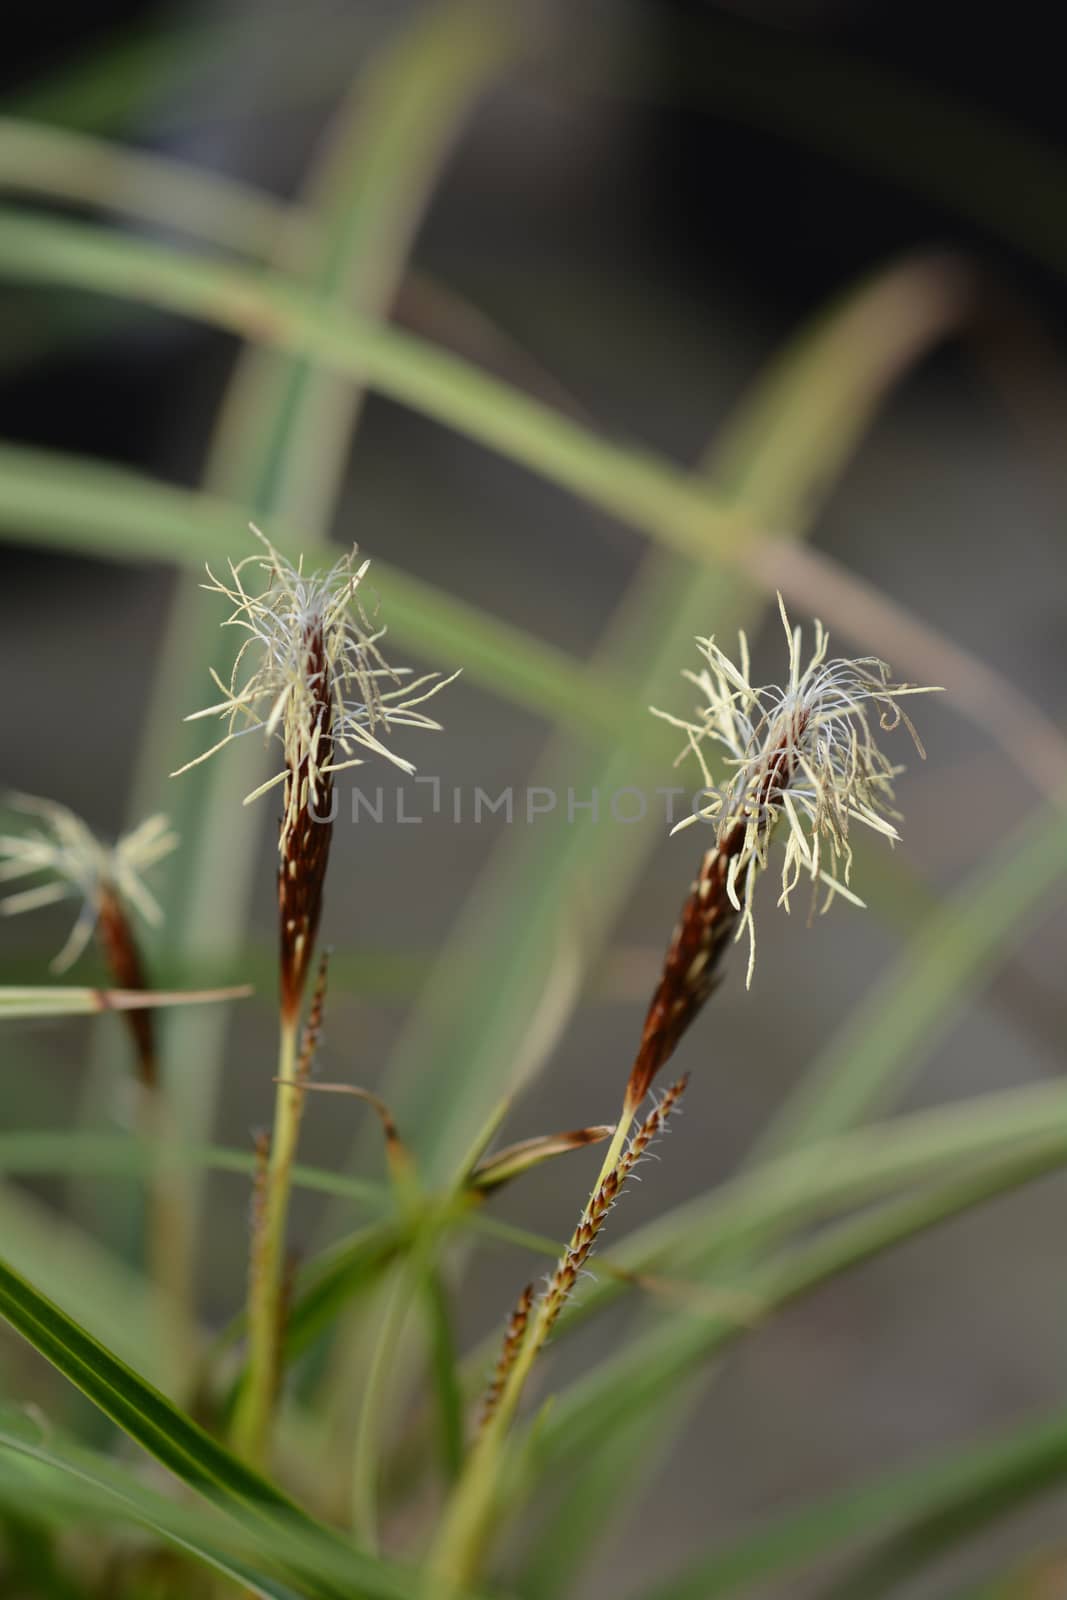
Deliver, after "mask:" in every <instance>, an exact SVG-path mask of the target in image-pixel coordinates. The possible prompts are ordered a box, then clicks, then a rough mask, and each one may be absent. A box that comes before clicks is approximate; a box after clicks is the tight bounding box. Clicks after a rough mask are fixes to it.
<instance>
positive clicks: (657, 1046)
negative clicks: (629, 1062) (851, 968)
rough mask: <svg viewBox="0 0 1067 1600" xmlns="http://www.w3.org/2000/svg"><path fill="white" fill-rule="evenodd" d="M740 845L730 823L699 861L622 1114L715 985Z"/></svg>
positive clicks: (736, 827)
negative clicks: (729, 887)
mask: <svg viewBox="0 0 1067 1600" xmlns="http://www.w3.org/2000/svg"><path fill="white" fill-rule="evenodd" d="M803 731H804V719H803V718H800V719H799V721H798V724H797V726H796V728H795V729H792V730H791V736H795V737H796V738H799V737H800V735H801V734H802V733H803ZM791 749H792V746H791V745H790V746H788V747H787V746H786V745H785V744H784V743H783V744H782V745H781V746H780V747H779V748H778V749H777V750H776V751H775V753H774V754H773V755H772V756H771V758H770V760H769V762H768V764H767V768H766V771H765V772H764V774H763V777H762V779H761V782H760V786H759V789H758V791H757V793H756V795H755V797H754V799H753V801H752V808H753V810H755V811H756V812H757V813H760V812H763V811H764V810H766V808H767V806H768V803H769V802H770V801H773V800H775V799H778V798H779V797H780V796H781V794H782V792H783V790H784V789H786V788H787V787H788V785H789V783H790V781H791V779H792V776H793V762H792V758H791V755H790V751H791ZM745 840H746V827H745V819H744V818H742V817H736V816H735V817H733V818H732V819H728V820H727V821H726V823H725V825H724V826H722V827H720V829H719V833H718V839H717V841H716V843H715V845H714V846H713V848H712V849H710V850H707V851H705V853H704V857H703V859H702V861H701V863H700V871H699V872H698V873H697V877H696V881H695V882H694V883H693V884H692V886H691V887H690V890H689V895H688V898H687V899H686V902H685V904H684V906H683V907H682V914H681V916H680V918H679V919H678V924H677V926H676V927H675V930H674V933H673V935H672V937H671V942H670V945H669V947H668V950H667V954H666V956H665V957H664V961H663V969H662V972H661V974H660V980H659V983H658V984H657V985H656V989H655V992H654V994H653V996H652V999H651V1002H650V1003H649V1007H648V1011H647V1013H646V1015H645V1025H644V1028H643V1029H642V1032H641V1043H640V1044H639V1046H638V1049H637V1055H636V1057H635V1059H634V1064H633V1067H632V1069H631V1071H630V1080H629V1082H628V1084H627V1086H626V1110H627V1111H629V1112H630V1113H631V1114H632V1113H633V1112H634V1111H635V1110H636V1109H637V1107H638V1106H639V1105H640V1104H641V1101H642V1100H643V1099H644V1098H645V1095H646V1094H647V1093H648V1091H649V1089H650V1088H651V1086H652V1082H653V1080H654V1078H655V1077H656V1074H657V1073H658V1072H659V1071H660V1069H661V1068H662V1067H663V1066H664V1065H665V1064H666V1063H667V1062H668V1061H669V1060H670V1058H671V1056H672V1055H673V1054H674V1052H675V1050H676V1049H677V1047H678V1042H679V1040H680V1039H681V1037H682V1035H683V1034H684V1033H685V1031H686V1029H687V1028H688V1027H689V1025H690V1023H691V1022H692V1021H693V1019H694V1018H695V1017H696V1016H697V1015H698V1014H699V1013H700V1011H701V1010H702V1008H703V1006H704V1002H705V1001H706V1000H707V999H708V996H709V995H710V994H711V993H712V991H713V990H714V988H715V986H716V984H717V983H718V982H719V972H718V968H719V963H720V962H721V960H722V955H723V951H724V950H725V949H726V946H727V944H728V943H729V942H730V939H731V937H732V936H733V934H734V932H735V930H736V928H737V924H738V921H739V919H740V916H741V913H740V911H739V910H738V908H737V907H736V906H735V905H734V903H733V901H732V900H731V899H730V896H729V893H728V892H727V884H728V882H729V874H730V863H731V862H732V861H733V860H734V858H735V857H736V856H739V855H740V853H741V851H742V850H743V849H744V846H745Z"/></svg>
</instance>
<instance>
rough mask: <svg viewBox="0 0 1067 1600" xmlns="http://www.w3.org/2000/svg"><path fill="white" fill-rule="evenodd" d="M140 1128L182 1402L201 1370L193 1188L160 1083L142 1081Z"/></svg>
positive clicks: (164, 1314)
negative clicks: (180, 1157)
mask: <svg viewBox="0 0 1067 1600" xmlns="http://www.w3.org/2000/svg"><path fill="white" fill-rule="evenodd" d="M137 1126H138V1132H139V1136H140V1138H141V1141H142V1143H143V1144H144V1147H145V1150H146V1151H147V1152H148V1155H149V1162H150V1165H149V1171H148V1179H147V1183H146V1195H145V1206H146V1211H147V1217H146V1229H145V1234H146V1255H147V1259H148V1271H149V1277H150V1280H151V1283H152V1292H153V1298H154V1302H155V1304H154V1311H155V1320H156V1326H157V1328H158V1330H159V1335H158V1336H159V1340H160V1345H161V1348H163V1349H165V1350H166V1353H167V1361H166V1369H165V1370H166V1371H167V1372H168V1374H169V1378H170V1391H171V1393H172V1394H173V1395H174V1396H175V1397H176V1398H177V1399H178V1400H179V1401H180V1400H181V1398H182V1396H183V1395H184V1394H185V1393H186V1392H187V1390H188V1387H189V1384H190V1382H191V1379H192V1374H193V1373H194V1372H195V1371H196V1367H197V1362H198V1359H199V1345H200V1336H199V1330H198V1328H197V1321H196V1296H195V1287H194V1276H193V1250H192V1229H191V1227H190V1214H189V1207H188V1204H187V1201H188V1187H187V1183H186V1179H185V1174H184V1173H183V1172H182V1170H181V1168H180V1165H179V1163H178V1162H177V1161H176V1159H175V1156H174V1151H173V1137H174V1127H173V1123H172V1121H171V1119H170V1117H169V1115H168V1108H167V1104H166V1100H165V1097H164V1095H163V1093H162V1091H161V1089H160V1088H159V1086H158V1084H156V1085H148V1084H140V1085H138V1108H137Z"/></svg>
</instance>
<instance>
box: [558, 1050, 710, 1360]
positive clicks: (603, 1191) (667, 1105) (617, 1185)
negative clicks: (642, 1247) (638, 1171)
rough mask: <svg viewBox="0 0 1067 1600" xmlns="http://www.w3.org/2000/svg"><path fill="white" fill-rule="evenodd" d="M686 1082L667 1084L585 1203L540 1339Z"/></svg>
mask: <svg viewBox="0 0 1067 1600" xmlns="http://www.w3.org/2000/svg"><path fill="white" fill-rule="evenodd" d="M688 1081H689V1080H688V1078H679V1080H678V1082H677V1083H673V1084H671V1087H670V1088H669V1089H668V1090H667V1091H666V1093H665V1094H664V1096H663V1098H662V1100H661V1101H660V1102H659V1104H658V1105H657V1106H653V1108H652V1110H651V1111H650V1112H649V1114H648V1116H647V1117H646V1118H645V1120H644V1122H642V1124H641V1126H640V1127H639V1128H638V1130H637V1132H636V1133H635V1134H634V1136H633V1138H632V1139H631V1140H630V1142H629V1144H628V1145H627V1146H626V1149H625V1150H624V1151H623V1153H622V1155H621V1156H620V1157H619V1160H618V1162H617V1163H616V1165H615V1166H614V1167H613V1168H612V1169H611V1171H610V1172H609V1173H608V1175H607V1177H606V1178H605V1179H604V1180H603V1182H602V1183H601V1184H600V1186H599V1187H598V1188H597V1189H596V1190H595V1191H594V1192H593V1194H592V1195H591V1197H590V1199H589V1203H588V1205H587V1206H586V1208H585V1210H584V1212H583V1213H582V1216H581V1220H580V1221H579V1223H578V1226H577V1228H576V1229H575V1230H574V1235H573V1237H572V1239H571V1242H570V1244H569V1245H568V1247H567V1249H566V1250H565V1252H564V1253H563V1255H562V1256H561V1257H560V1260H559V1262H558V1264H557V1266H556V1270H555V1272H554V1273H553V1274H552V1278H551V1281H550V1283H549V1285H548V1288H547V1289H546V1290H545V1298H544V1301H543V1303H542V1311H541V1322H542V1329H543V1335H547V1334H548V1333H549V1332H550V1331H551V1328H552V1325H553V1323H554V1322H555V1320H556V1318H557V1317H558V1316H559V1314H560V1312H561V1311H562V1309H563V1306H564V1304H565V1303H566V1301H567V1298H568V1296H569V1295H570V1293H571V1291H572V1289H573V1288H574V1285H575V1284H576V1283H577V1281H578V1274H579V1273H580V1272H581V1270H582V1268H583V1267H584V1266H585V1264H586V1262H587V1261H588V1260H589V1257H590V1256H591V1255H592V1253H593V1246H594V1245H595V1244H596V1241H597V1235H598V1234H599V1233H600V1230H601V1229H602V1228H603V1226H604V1223H605V1222H606V1221H607V1216H608V1212H609V1211H610V1210H611V1208H612V1206H613V1205H614V1204H615V1202H616V1200H617V1199H618V1198H619V1195H620V1193H621V1192H622V1189H623V1186H624V1185H625V1183H626V1180H627V1178H628V1177H629V1176H630V1174H631V1173H632V1172H633V1169H634V1167H636V1165H637V1163H638V1162H639V1161H640V1159H641V1157H642V1156H643V1155H644V1154H645V1151H646V1150H647V1149H648V1147H649V1145H650V1144H651V1143H652V1141H653V1139H655V1138H657V1137H658V1136H659V1134H661V1133H662V1132H663V1130H664V1128H665V1127H666V1125H667V1119H668V1118H669V1117H670V1115H671V1112H672V1111H674V1109H675V1107H676V1106H677V1104H678V1101H679V1100H680V1099H681V1097H682V1095H683V1094H684V1093H685V1087H686V1084H687V1083H688Z"/></svg>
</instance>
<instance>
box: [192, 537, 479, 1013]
mask: <svg viewBox="0 0 1067 1600" xmlns="http://www.w3.org/2000/svg"><path fill="white" fill-rule="evenodd" d="M252 532H253V533H254V534H255V535H256V537H257V538H258V539H259V540H260V541H261V543H262V545H263V550H264V553H263V554H257V555H252V556H247V557H246V558H245V559H244V560H243V561H239V562H237V563H236V564H234V563H233V562H231V563H230V569H229V570H230V575H229V580H228V581H227V580H225V579H221V580H220V579H219V578H216V576H215V574H214V573H213V572H212V571H211V569H210V567H209V568H208V576H209V578H210V579H211V582H210V583H208V584H205V585H204V587H205V588H206V589H208V590H209V591H212V592H214V593H217V594H221V595H223V596H224V598H225V599H226V600H228V601H229V602H230V604H231V605H232V606H233V611H232V613H231V615H230V616H229V617H228V618H227V619H226V622H225V624H224V626H227V627H235V628H240V629H242V630H243V631H244V632H245V633H247V635H248V637H247V638H246V639H245V641H244V643H243V644H242V646H241V648H240V650H239V651H238V653H237V658H236V660H235V662H234V666H233V671H232V674H231V677H230V682H229V684H226V683H224V682H223V681H222V679H221V678H220V677H219V676H218V674H217V673H216V672H214V671H212V674H211V675H212V678H213V679H214V682H215V684H216V685H217V687H218V688H219V689H220V690H221V692H222V695H223V698H222V700H221V701H219V702H218V703H217V704H215V705H212V706H208V707H206V708H205V709H204V710H203V711H197V712H194V713H193V714H192V716H191V717H189V718H187V719H186V720H187V721H194V720H196V719H197V718H201V717H218V718H220V719H222V721H223V722H224V723H225V724H226V733H225V736H224V737H223V738H222V739H220V740H219V742H218V743H217V744H215V745H213V746H212V747H211V749H210V750H206V751H205V752H204V753H203V755H200V756H197V757H196V758H195V760H193V761H190V762H188V763H187V764H186V766H184V767H180V768H179V769H178V771H179V772H186V771H188V770H189V768H190V767H194V766H197V765H199V763H200V762H201V761H206V760H207V759H208V757H209V756H211V755H214V754H215V752H216V751H218V750H221V749H222V748H223V747H224V746H225V745H227V744H229V743H230V742H231V741H232V740H233V739H237V738H240V737H241V736H242V735H243V734H246V733H255V732H257V731H259V732H262V733H263V734H265V735H266V737H267V738H272V737H277V738H278V739H280V741H281V744H282V748H283V751H284V764H283V767H282V770H281V771H280V772H277V773H275V774H274V776H273V777H271V778H269V779H268V780H267V782H266V783H264V784H262V785H261V786H260V787H259V788H258V789H255V790H253V792H252V793H251V794H249V795H248V796H246V800H245V803H246V804H248V803H249V802H250V801H252V800H255V799H257V798H258V797H259V796H260V795H261V794H265V793H266V792H267V790H269V789H272V788H274V787H275V786H276V785H278V784H281V783H284V785H285V791H284V808H283V814H282V823H281V830H280V834H279V841H278V847H279V851H280V855H281V861H280V864H279V877H278V900H279V912H280V918H281V941H282V1005H283V1010H284V1011H285V1012H286V1013H287V1014H289V1015H292V1014H293V1013H294V1012H295V1011H296V1010H297V1009H298V1008H299V1003H300V996H301V994H302V993H303V988H304V983H305V980H306V976H307V969H308V964H309V962H310V959H311V953H312V949H313V946H314V942H315V934H316V931H317V928H318V921H319V915H320V912H321V908H322V885H323V880H324V878H325V873H326V864H327V859H328V856H329V849H330V837H331V832H332V827H331V813H332V790H333V777H334V774H335V773H337V772H341V771H343V770H345V769H346V768H348V767H354V766H358V765H360V764H361V762H362V760H363V754H360V752H363V753H364V754H365V753H370V754H374V755H379V756H383V757H384V758H385V759H386V760H387V761H391V762H392V763H393V765H394V766H397V767H399V768H401V770H402V771H404V772H411V771H413V770H414V768H413V767H412V765H411V763H410V762H409V761H407V760H405V759H404V758H403V757H402V756H399V755H397V754H396V753H395V751H393V750H391V749H390V748H389V746H388V745H387V744H386V742H385V738H386V736H387V735H389V734H391V733H392V732H393V731H394V729H396V728H400V727H411V728H430V729H437V728H439V727H440V724H439V723H437V722H435V721H433V719H432V718H430V717H429V716H427V715H426V713H425V712H423V711H421V710H419V709H418V708H419V707H420V706H422V705H423V704H424V703H425V702H426V701H427V700H429V699H430V698H431V697H432V696H433V695H435V694H437V693H438V692H439V691H440V690H441V689H443V688H444V687H445V685H446V684H447V683H450V682H451V681H452V678H442V677H441V675H440V674H439V673H436V672H432V673H426V674H425V675H423V676H422V677H419V678H414V679H412V677H411V672H410V669H409V668H394V667H390V666H389V665H388V663H387V662H386V661H385V658H384V657H383V655H382V653H381V650H380V648H379V644H380V641H381V639H382V638H383V636H384V633H385V630H384V628H381V627H379V628H375V627H374V626H373V624H372V623H371V621H370V619H369V617H368V615H367V613H366V611H365V610H364V608H363V606H362V604H361V603H360V601H359V598H358V592H359V590H360V587H361V585H362V583H363V580H364V578H365V577H366V574H367V570H368V568H369V566H370V563H369V561H363V562H362V563H360V564H359V565H358V566H357V565H356V554H357V552H356V549H355V547H353V549H352V551H351V552H350V553H349V554H348V555H345V556H342V557H341V559H340V560H339V561H337V562H336V563H335V564H334V566H333V567H331V568H330V570H329V571H328V572H325V573H320V572H316V573H311V574H309V575H305V573H304V572H303V570H302V565H297V566H296V567H293V566H291V565H290V563H289V562H288V561H286V560H285V559H284V557H283V556H281V555H280V554H279V552H278V551H277V550H275V548H274V546H273V545H272V544H271V543H270V541H269V540H268V539H267V538H266V537H265V536H264V535H263V534H262V533H260V531H259V529H258V528H255V527H253V529H252ZM249 567H252V568H254V569H256V570H257V571H259V572H260V573H261V574H262V575H263V576H264V577H265V579H266V582H265V585H264V586H263V587H262V588H260V589H259V590H258V591H257V592H255V593H251V592H249V589H248V588H247V587H246V578H245V574H246V572H247V570H248V568H249ZM454 676H455V674H453V677H454ZM174 776H177V774H174Z"/></svg>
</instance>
